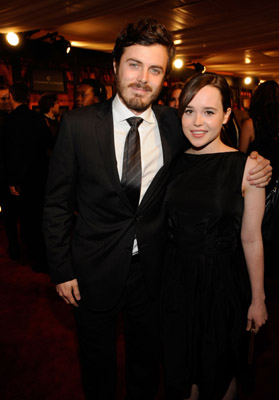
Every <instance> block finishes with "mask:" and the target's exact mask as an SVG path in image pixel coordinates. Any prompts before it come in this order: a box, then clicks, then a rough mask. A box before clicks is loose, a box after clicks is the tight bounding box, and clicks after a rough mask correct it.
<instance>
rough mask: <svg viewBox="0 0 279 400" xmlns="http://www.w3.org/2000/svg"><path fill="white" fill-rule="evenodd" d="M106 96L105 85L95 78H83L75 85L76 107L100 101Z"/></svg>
mask: <svg viewBox="0 0 279 400" xmlns="http://www.w3.org/2000/svg"><path fill="white" fill-rule="evenodd" d="M106 98H107V91H106V88H105V86H104V85H103V84H102V83H101V82H100V81H98V80H97V79H83V81H82V82H81V83H79V84H78V86H77V93H76V107H86V106H90V105H91V104H96V103H101V102H103V101H105V100H106Z"/></svg>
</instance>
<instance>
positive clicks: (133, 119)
mask: <svg viewBox="0 0 279 400" xmlns="http://www.w3.org/2000/svg"><path fill="white" fill-rule="evenodd" d="M126 121H127V122H128V124H129V125H130V126H131V127H132V128H138V127H139V126H140V124H141V123H142V121H143V118H140V117H131V118H127V120H126Z"/></svg>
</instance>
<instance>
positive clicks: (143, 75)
mask: <svg viewBox="0 0 279 400" xmlns="http://www.w3.org/2000/svg"><path fill="white" fill-rule="evenodd" d="M138 81H140V82H142V83H146V82H148V69H147V68H142V69H141V70H140V72H139V75H138Z"/></svg>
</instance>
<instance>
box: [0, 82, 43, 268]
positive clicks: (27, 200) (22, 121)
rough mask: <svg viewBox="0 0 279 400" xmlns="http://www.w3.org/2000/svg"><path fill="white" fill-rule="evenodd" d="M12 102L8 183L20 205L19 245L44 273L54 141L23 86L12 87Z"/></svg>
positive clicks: (7, 142)
mask: <svg viewBox="0 0 279 400" xmlns="http://www.w3.org/2000/svg"><path fill="white" fill-rule="evenodd" d="M10 100H11V108H12V111H11V113H10V114H9V115H8V118H7V123H6V128H5V140H6V146H5V150H6V172H7V182H8V185H9V189H10V193H11V195H12V196H14V197H18V201H19V226H20V244H21V245H23V247H22V249H21V250H24V251H25V253H26V254H25V258H26V262H30V263H31V267H32V269H33V270H34V271H38V272H45V271H46V255H45V246H44V240H43V235H42V209H43V198H44V192H45V183H46V178H47V150H48V148H49V145H50V140H51V137H50V133H49V130H48V129H47V126H46V123H45V121H44V118H43V116H42V115H41V114H40V113H37V112H36V111H32V110H30V109H29V107H28V102H29V89H28V87H27V86H26V85H25V84H24V83H22V82H16V83H14V84H13V85H12V86H11V87H10Z"/></svg>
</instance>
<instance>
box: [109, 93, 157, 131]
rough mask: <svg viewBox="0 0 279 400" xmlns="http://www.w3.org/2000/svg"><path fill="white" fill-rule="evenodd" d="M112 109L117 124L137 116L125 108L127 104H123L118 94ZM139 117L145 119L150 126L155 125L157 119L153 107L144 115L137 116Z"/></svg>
mask: <svg viewBox="0 0 279 400" xmlns="http://www.w3.org/2000/svg"><path fill="white" fill-rule="evenodd" d="M112 109H113V115H114V118H115V122H122V121H124V120H126V119H127V118H130V117H135V114H133V113H132V111H131V110H129V109H128V108H127V107H126V106H125V104H123V103H122V101H121V100H120V98H119V95H118V94H116V96H115V97H114V99H113V102H112ZM137 117H141V118H143V119H144V121H146V122H148V123H150V124H155V117H154V113H153V111H152V108H151V106H149V107H148V108H147V110H145V111H144V112H143V113H142V114H140V115H137Z"/></svg>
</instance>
